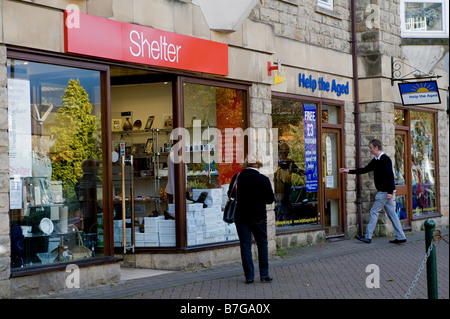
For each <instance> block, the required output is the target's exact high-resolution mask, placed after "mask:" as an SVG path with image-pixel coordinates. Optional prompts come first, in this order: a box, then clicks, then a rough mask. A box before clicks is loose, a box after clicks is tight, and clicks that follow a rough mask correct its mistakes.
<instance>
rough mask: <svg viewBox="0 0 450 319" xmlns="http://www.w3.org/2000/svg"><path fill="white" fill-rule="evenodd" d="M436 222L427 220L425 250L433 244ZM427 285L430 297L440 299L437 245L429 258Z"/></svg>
mask: <svg viewBox="0 0 450 319" xmlns="http://www.w3.org/2000/svg"><path fill="white" fill-rule="evenodd" d="M435 226H436V223H435V222H434V220H432V219H428V220H427V221H425V251H426V252H427V251H428V248H429V247H430V245H432V244H433V243H432V241H433V237H434V227H435ZM427 286H428V299H438V285H437V270H436V247H434V248H433V249H432V250H431V252H430V256H429V257H428V260H427Z"/></svg>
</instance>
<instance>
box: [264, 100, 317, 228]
mask: <svg viewBox="0 0 450 319" xmlns="http://www.w3.org/2000/svg"><path fill="white" fill-rule="evenodd" d="M306 111H307V112H311V113H309V114H308V117H309V118H308V119H305V116H304V114H305V105H304V103H302V102H300V101H295V100H286V99H281V98H272V121H273V127H275V128H277V129H278V157H279V158H278V167H277V168H276V170H275V174H274V184H275V185H274V186H275V200H276V206H275V213H276V222H275V225H276V226H277V227H285V226H294V225H318V224H320V216H319V214H318V191H317V178H318V174H317V166H314V165H309V166H308V167H306V164H305V163H306V162H311V163H313V162H314V161H312V158H313V156H314V152H315V153H317V147H315V148H314V147H313V146H316V145H317V135H316V134H317V133H316V127H315V121H316V120H315V118H316V116H315V112H316V107H315V105H314V104H308V105H307V108H306ZM313 115H314V116H313ZM313 117H314V119H313ZM305 121H306V122H307V123H308V125H307V126H306V131H305ZM305 139H307V140H308V143H306V145H307V148H305ZM315 162H316V163H317V154H316V161H315ZM316 165H317V164H316ZM307 173H308V175H309V176H307Z"/></svg>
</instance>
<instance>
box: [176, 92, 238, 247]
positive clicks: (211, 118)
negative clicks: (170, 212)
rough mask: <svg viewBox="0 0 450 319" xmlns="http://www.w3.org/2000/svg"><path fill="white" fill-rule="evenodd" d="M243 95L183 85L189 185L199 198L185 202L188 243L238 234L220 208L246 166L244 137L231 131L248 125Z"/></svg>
mask: <svg viewBox="0 0 450 319" xmlns="http://www.w3.org/2000/svg"><path fill="white" fill-rule="evenodd" d="M245 95H246V92H245V91H243V90H239V89H231V88H223V87H216V86H210V85H201V84H193V83H185V84H184V85H183V96H184V123H185V127H186V130H187V135H188V136H187V138H185V151H186V152H185V162H186V163H187V165H186V167H187V172H186V173H187V186H188V191H189V192H190V194H189V196H190V199H191V200H193V201H194V202H197V203H189V204H188V205H187V207H188V208H187V213H186V221H187V241H188V246H194V245H202V244H210V243H215V242H224V241H230V240H236V239H237V232H236V227H235V225H234V224H226V223H224V222H223V220H222V217H223V213H222V208H223V207H224V206H225V203H226V200H227V192H228V187H229V183H230V182H231V178H232V177H233V175H234V174H236V173H237V172H239V171H241V170H242V168H243V160H244V137H243V135H239V134H237V135H233V136H228V135H227V134H228V133H227V132H228V130H231V131H233V132H236V133H239V132H241V133H244V131H245V129H246V127H247V123H246V122H247V119H246V103H245V101H246V98H245ZM241 137H242V138H241ZM199 203H200V204H199Z"/></svg>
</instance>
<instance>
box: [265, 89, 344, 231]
mask: <svg viewBox="0 0 450 319" xmlns="http://www.w3.org/2000/svg"><path fill="white" fill-rule="evenodd" d="M271 98H277V99H285V100H296V101H299V102H302V103H314V104H316V106H317V114H320V115H319V116H318V119H317V121H318V122H317V137H318V138H317V150H318V152H319V150H320V154H321V150H322V138H321V136H322V131H323V128H331V129H333V128H334V129H339V130H340V131H341V138H340V141H339V143H340V145H345V144H344V135H345V131H344V105H345V101H339V100H331V99H324V98H316V97H311V96H306V95H298V94H292V93H283V92H275V91H272V96H271ZM323 105H329V106H336V107H338V108H339V110H338V124H329V123H322V106H323ZM319 137H320V138H319ZM344 153H345V152H344V150H342V151H341V153H340V156H339V161H340V163H343V160H344V155H345V154H344ZM323 169H324V168H323V163H322V161H318V170H319V174H318V175H319V176H322V172H323ZM339 178H340V181H339V185H341V187H340V188H341V189H340V196H341V200H340V210H341V216H340V218H341V219H342V224H341V227H342V232H343V233H345V232H346V228H347V225H346V223H345V220H346V219H347V217H346V215H347V214H346V212H345V209H344V208H345V196H344V195H345V181H344V179H343V176H342V174H340V176H339ZM318 182H319V191H322V190H324V182H323V181H322V179H321V178H319V181H318ZM323 198H324V197H323V194H322V195H320V197H319V212H320V213H322V212H324V211H325V202H324V201H323ZM321 216H322V214H321ZM325 228H326V227H325V225H324V219H323V218H321V220H320V224H319V225H310V226H302V225H297V226H288V227H276V228H275V234H276V236H278V235H285V234H295V233H302V232H308V231H317V230H325Z"/></svg>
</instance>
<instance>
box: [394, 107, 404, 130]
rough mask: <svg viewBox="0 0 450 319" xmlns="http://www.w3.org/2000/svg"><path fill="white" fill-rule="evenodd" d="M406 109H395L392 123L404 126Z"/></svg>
mask: <svg viewBox="0 0 450 319" xmlns="http://www.w3.org/2000/svg"><path fill="white" fill-rule="evenodd" d="M405 114H406V110H402V109H395V111H394V124H395V125H400V126H404V125H405V120H406V115H405Z"/></svg>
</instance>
